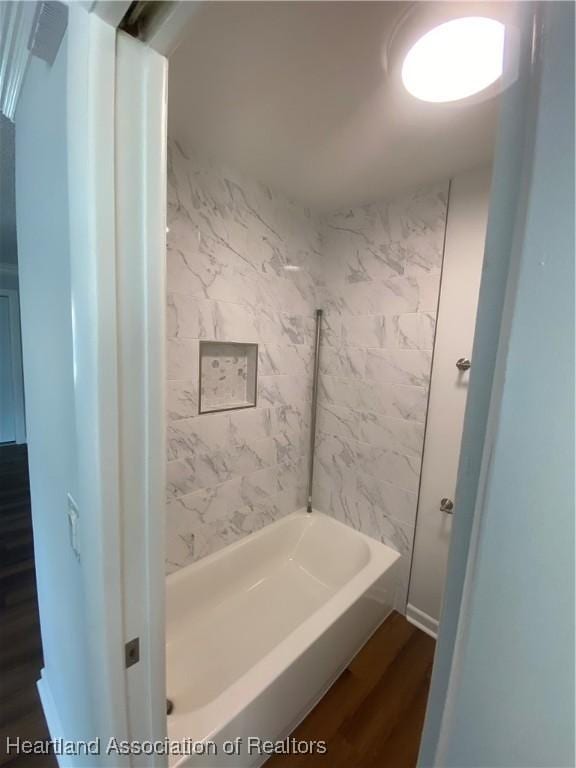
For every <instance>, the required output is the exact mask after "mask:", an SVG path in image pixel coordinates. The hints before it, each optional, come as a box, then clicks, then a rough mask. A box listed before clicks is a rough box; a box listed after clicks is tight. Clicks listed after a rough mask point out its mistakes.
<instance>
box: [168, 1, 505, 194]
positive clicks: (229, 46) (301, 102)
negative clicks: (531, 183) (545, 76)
mask: <svg viewBox="0 0 576 768" xmlns="http://www.w3.org/2000/svg"><path fill="white" fill-rule="evenodd" d="M414 5H415V4H414V3H404V2H402V3H401V2H331V1H330V0H326V1H325V2H208V3H206V4H202V5H201V6H200V8H199V10H198V12H197V13H196V14H195V15H194V16H193V17H192V20H191V22H190V24H189V27H188V29H187V30H186V32H185V35H184V39H183V42H182V43H181V44H180V46H179V47H178V49H177V50H176V51H175V53H174V54H173V56H172V57H171V59H170V77H169V130H170V133H171V134H172V135H173V136H174V137H176V138H180V139H181V140H182V141H184V142H186V143H188V144H190V145H192V146H194V147H196V148H197V149H200V150H201V151H205V152H210V153H212V154H214V155H215V156H216V157H217V158H219V159H221V160H222V161H224V162H227V163H231V164H233V165H235V166H237V167H239V168H241V169H243V170H245V171H247V172H249V173H250V174H251V175H253V176H255V177H257V178H260V179H261V180H263V181H266V182H268V183H269V184H270V185H271V186H273V187H276V188H278V189H283V190H284V191H285V192H287V193H288V194H290V195H292V196H294V197H296V198H298V199H300V200H302V201H304V202H307V203H309V204H311V205H315V206H318V207H322V208H329V207H338V206H344V205H348V204H355V203H362V202H368V201H370V200H374V199H378V198H382V197H385V196H387V195H390V194H392V193H393V192H395V191H397V190H399V189H402V188H407V187H413V186H417V185H421V184H426V183H428V182H431V181H435V180H439V179H445V178H448V177H450V176H453V175H455V174H456V173H458V172H459V171H463V170H466V169H468V168H471V167H474V166H477V165H481V164H487V163H488V162H489V161H490V158H491V152H492V147H493V141H494V132H495V125H496V117H497V107H498V98H497V97H494V98H491V99H488V100H484V101H483V102H481V103H468V102H460V103H454V104H427V103H424V102H419V101H417V100H416V99H414V98H412V97H411V96H410V95H409V94H407V93H406V92H405V91H404V89H403V88H402V86H401V84H400V82H399V77H398V73H397V71H396V72H395V71H392V72H389V73H388V75H387V74H386V73H385V71H384V67H383V64H382V62H383V55H384V51H385V50H386V41H387V39H389V37H390V35H391V33H392V31H393V30H394V28H395V27H396V25H397V20H398V19H399V18H400V17H402V16H403V15H404V14H405V13H406V12H407V10H408V11H410V13H413V12H414V11H415V12H416V13H420V10H421V9H424V8H425V13H426V14H427V18H428V17H430V13H433V14H434V13H437V14H438V18H439V20H440V21H441V20H443V19H442V18H441V16H442V13H445V12H446V7H447V4H446V3H418V4H416V5H417V6H418V7H416V8H412V6H414ZM455 5H457V6H458V7H462V8H466V12H469V9H470V7H471V6H470V4H467V3H458V4H454V3H450V7H451V8H452V9H453V7H454V6H455ZM482 5H483V6H486V5H487V4H486V3H484V4H482ZM489 5H490V6H492V5H493V4H489ZM504 5H508V4H507V3H505V4H504ZM476 6H477V4H475V7H476ZM499 6H500V8H501V7H502V4H499ZM436 23H438V22H436ZM402 29H403V27H402ZM398 37H399V35H396V37H395V38H394V39H395V40H396V39H397V38H398ZM393 64H395V62H393ZM392 69H393V70H394V69H395V67H394V66H393V67H392ZM396 69H397V67H396ZM472 101H474V100H472Z"/></svg>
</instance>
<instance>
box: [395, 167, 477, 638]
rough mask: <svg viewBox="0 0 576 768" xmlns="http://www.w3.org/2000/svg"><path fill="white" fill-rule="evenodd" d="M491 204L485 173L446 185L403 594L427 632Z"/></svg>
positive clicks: (442, 570) (444, 544) (441, 558)
mask: <svg viewBox="0 0 576 768" xmlns="http://www.w3.org/2000/svg"><path fill="white" fill-rule="evenodd" d="M489 198H490V169H485V168H482V169H478V170H474V171H470V172H468V173H465V174H462V175H461V176H458V177H456V178H455V179H453V180H452V182H451V184H450V197H449V200H448V218H447V222H446V240H445V245H444V260H443V266H442V283H441V288H440V303H439V306H438V320H437V324H436V338H435V343H434V360H433V363H432V379H431V384H430V400H429V403H428V413H427V418H426V438H425V441H424V457H423V461H422V477H421V485H420V496H419V501H418V517H417V521H416V535H415V540H414V553H413V557H412V572H411V575H410V589H409V595H408V604H409V605H408V615H411V616H412V617H413V618H415V619H417V620H418V621H419V622H420V623H423V624H424V626H426V627H427V628H428V629H429V630H431V631H435V630H436V629H437V626H438V620H439V618H440V607H441V601H442V594H443V592H444V581H445V578H446V564H447V560H448V547H449V544H450V534H451V531H452V519H453V518H452V516H451V515H447V514H446V513H445V512H442V511H441V510H440V499H442V498H443V497H447V498H449V499H452V500H453V499H454V495H455V491H456V476H457V473H458V460H459V458H460V443H461V440H462V426H463V423H464V410H465V407H466V397H467V393H468V380H469V375H470V374H469V373H468V372H460V371H459V370H458V369H457V368H456V360H458V359H459V358H461V357H467V358H471V357H472V344H473V341H474V327H475V325H476V309H477V306H478V292H479V290H480V277H481V272H482V261H483V258H484V242H485V240H486V222H487V218H488V203H489ZM454 514H458V510H455V512H454Z"/></svg>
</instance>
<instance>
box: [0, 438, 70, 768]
mask: <svg viewBox="0 0 576 768" xmlns="http://www.w3.org/2000/svg"><path fill="white" fill-rule="evenodd" d="M41 668H42V641H41V638H40V624H39V620H38V602H37V598H36V579H35V573H34V545H33V540H32V518H31V510H30V489H29V483H28V456H27V452H26V446H25V445H6V446H0V765H1V766H10V768H20V766H28V765H30V766H37V767H38V768H44V766H46V768H49V767H50V768H52V767H53V766H54V768H55V766H56V759H55V758H54V757H53V756H34V755H30V756H20V757H16V756H14V755H7V754H6V737H7V736H10V737H15V736H20V738H22V739H49V738H50V736H49V734H48V728H47V727H46V722H45V720H44V714H43V712H42V708H41V706H40V699H39V696H38V692H37V690H36V681H37V680H38V678H39V677H40V670H41Z"/></svg>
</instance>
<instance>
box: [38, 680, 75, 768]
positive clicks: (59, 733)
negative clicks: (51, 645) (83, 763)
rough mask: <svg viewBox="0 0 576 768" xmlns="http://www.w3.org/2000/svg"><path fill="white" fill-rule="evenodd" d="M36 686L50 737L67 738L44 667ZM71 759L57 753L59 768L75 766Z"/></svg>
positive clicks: (72, 767)
mask: <svg viewBox="0 0 576 768" xmlns="http://www.w3.org/2000/svg"><path fill="white" fill-rule="evenodd" d="M36 687H37V688H38V693H39V694H40V702H41V704H42V709H43V710H44V717H45V718H46V724H47V726H48V731H49V732H50V738H51V739H52V740H53V741H54V739H63V738H65V736H64V731H63V729H62V724H61V722H60V716H59V714H58V710H57V709H56V703H55V701H54V697H53V696H52V691H51V690H50V685H49V684H48V680H47V678H46V674H45V671H44V669H43V670H42V671H41V673H40V680H38V682H37V683H36ZM70 759H71V758H70V756H69V755H58V754H57V755H56V760H57V761H58V768H74V766H73V765H72V763H71V762H70Z"/></svg>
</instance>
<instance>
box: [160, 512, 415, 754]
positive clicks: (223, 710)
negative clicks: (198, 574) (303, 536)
mask: <svg viewBox="0 0 576 768" xmlns="http://www.w3.org/2000/svg"><path fill="white" fill-rule="evenodd" d="M318 517H320V518H321V519H322V520H323V521H326V522H327V524H328V525H334V526H338V527H342V528H344V529H345V530H346V533H347V534H348V535H350V536H352V537H360V538H361V539H362V540H363V541H364V542H365V544H366V545H367V546H368V550H369V559H368V562H367V563H366V564H365V565H364V566H363V567H362V568H361V569H360V570H359V571H358V573H356V574H355V575H354V576H352V578H350V579H349V580H348V581H347V582H346V583H345V584H343V585H342V586H341V587H339V588H338V589H337V590H336V592H335V593H334V594H333V595H331V596H330V597H329V599H328V600H327V601H326V602H325V603H324V604H323V605H322V606H321V607H320V608H319V609H318V610H316V611H315V612H314V613H313V614H312V615H311V616H309V617H308V618H307V619H305V620H304V621H303V622H302V623H301V624H299V625H298V626H297V627H295V629H294V630H293V631H292V632H290V633H288V635H286V637H285V638H284V639H283V640H282V641H281V642H280V643H278V644H277V645H276V646H274V648H272V649H271V650H270V651H269V652H268V653H266V654H265V655H264V656H263V657H262V658H261V659H259V660H258V661H257V662H256V664H254V665H253V666H251V667H250V668H249V669H247V670H246V671H245V672H243V673H242V674H241V675H240V676H239V677H238V678H237V679H236V680H235V681H234V682H233V683H232V684H231V685H230V686H229V687H228V688H226V689H225V690H223V691H222V692H221V693H220V694H218V696H216V697H215V698H214V699H211V700H210V701H208V702H206V703H205V704H203V705H202V706H199V707H196V708H194V709H189V710H186V712H183V713H182V714H180V713H178V712H177V711H175V712H174V714H173V715H171V716H170V718H169V719H168V734H169V736H170V738H171V739H174V740H181V739H185V738H190V739H193V740H194V741H198V742H202V741H209V740H211V739H213V738H215V737H216V736H217V734H218V733H219V732H221V731H222V730H223V728H225V727H226V726H227V725H228V724H229V723H230V722H231V721H233V720H234V718H236V717H237V716H238V715H239V714H240V713H241V712H242V710H243V709H244V707H245V706H246V702H247V700H248V701H252V700H254V699H255V698H257V697H258V696H260V695H261V694H262V693H263V692H264V691H265V690H266V689H267V688H268V687H270V686H271V685H272V684H273V683H274V681H275V680H276V679H277V678H278V677H279V676H280V675H282V674H283V673H284V672H285V671H286V670H287V669H289V667H290V666H291V665H292V664H294V663H295V662H296V661H297V660H298V658H300V656H302V655H303V654H304V653H305V651H306V650H307V649H308V648H309V647H310V646H311V645H312V644H313V643H315V642H316V641H317V640H318V639H319V638H320V637H321V636H322V635H323V634H324V633H325V632H326V631H327V630H328V628H329V627H331V626H332V625H333V624H334V623H335V622H336V621H337V620H338V619H339V618H340V617H341V616H342V615H343V614H344V613H345V612H346V611H347V610H348V609H349V608H350V607H351V606H352V605H353V604H354V603H355V602H356V601H357V600H359V599H360V598H361V597H362V596H363V595H364V594H365V593H366V592H367V591H368V590H369V589H370V588H371V587H372V586H373V585H374V584H375V583H376V582H377V581H378V579H379V578H380V577H382V576H383V575H384V574H385V573H386V572H387V571H388V570H390V569H391V568H392V567H393V566H394V565H395V564H396V563H398V561H399V560H400V558H401V557H402V555H401V554H400V553H399V552H397V551H396V550H395V549H393V548H392V547H390V546H389V545H387V544H383V543H382V542H380V541H377V540H376V539H372V538H370V537H369V536H367V535H366V534H364V533H361V532H360V531H356V530H355V529H353V528H351V527H350V526H347V525H345V524H344V523H342V522H340V521H339V520H336V519H335V518H333V517H330V516H329V515H326V514H324V513H323V512H320V511H318V510H313V511H312V513H309V512H307V511H306V509H305V508H301V509H299V510H296V511H294V512H291V513H290V514H288V515H285V516H284V517H282V518H280V519H279V520H276V521H275V522H274V523H271V524H270V525H268V526H265V527H264V528H262V529H260V530H259V531H256V532H255V533H253V534H249V535H248V536H245V537H243V538H242V539H240V540H238V541H236V542H234V543H233V544H231V545H229V546H228V547H223V548H222V549H220V550H218V551H217V552H214V553H212V554H211V555H207V556H206V557H204V558H202V559H201V560H199V561H197V562H195V563H191V564H190V565H187V566H184V567H183V568H181V569H179V570H178V571H176V572H175V573H172V574H169V575H168V576H167V577H166V590H167V591H168V590H169V588H170V585H172V584H176V583H178V582H180V581H182V580H184V579H185V578H186V577H190V575H191V573H192V572H193V571H194V570H195V569H198V568H199V567H200V566H207V565H210V564H212V563H216V562H218V561H219V560H220V559H222V558H224V557H226V556H227V555H228V554H229V553H230V552H231V551H233V550H236V549H238V548H240V547H245V546H246V545H248V544H249V543H250V542H251V541H254V540H255V539H256V538H261V537H262V536H266V535H267V534H268V533H269V529H270V528H272V527H280V526H281V525H282V524H285V523H286V522H287V521H289V520H294V519H302V518H304V519H306V518H311V522H312V519H318ZM304 530H305V529H304ZM383 618H384V617H383ZM179 714H180V716H179ZM190 731H194V732H192V733H191V732H190ZM179 763H180V761H178V762H177V763H176V764H175V766H177V765H178V764H179Z"/></svg>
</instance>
